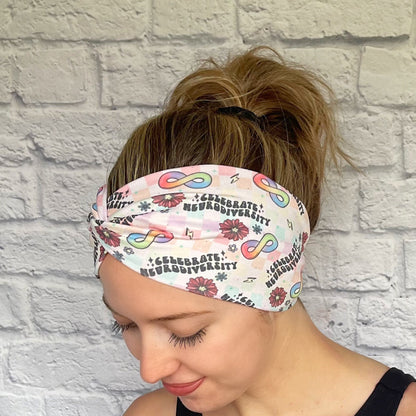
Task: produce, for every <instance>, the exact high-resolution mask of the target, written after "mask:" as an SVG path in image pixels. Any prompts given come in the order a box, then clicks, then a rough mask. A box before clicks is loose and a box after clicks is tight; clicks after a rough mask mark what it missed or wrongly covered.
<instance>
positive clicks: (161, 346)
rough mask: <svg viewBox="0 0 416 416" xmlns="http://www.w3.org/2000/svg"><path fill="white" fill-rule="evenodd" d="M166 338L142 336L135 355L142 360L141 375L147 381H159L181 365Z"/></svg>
mask: <svg viewBox="0 0 416 416" xmlns="http://www.w3.org/2000/svg"><path fill="white" fill-rule="evenodd" d="M165 343H166V341H165V340H164V339H162V340H160V339H157V338H150V339H146V338H145V337H144V336H142V337H141V340H140V347H139V348H138V349H137V350H136V351H134V352H133V355H134V356H135V357H136V358H137V359H138V360H139V361H140V376H141V378H142V379H143V380H144V381H145V382H146V383H151V384H153V383H157V382H158V381H160V380H161V379H163V378H166V377H168V376H170V375H171V374H173V373H175V371H176V370H177V369H178V368H179V367H180V361H179V360H178V359H177V358H176V356H175V351H173V350H172V348H171V346H170V345H169V344H168V345H165Z"/></svg>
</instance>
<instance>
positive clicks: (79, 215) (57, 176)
mask: <svg viewBox="0 0 416 416" xmlns="http://www.w3.org/2000/svg"><path fill="white" fill-rule="evenodd" d="M102 176H103V175H102V173H101V172H94V171H77V170H72V171H70V170H68V171H62V170H55V169H48V170H45V171H44V172H42V203H43V204H42V205H43V215H44V216H45V217H46V218H49V219H52V220H56V221H59V222H67V221H74V222H84V223H85V219H86V216H87V214H88V212H89V211H90V207H91V204H92V203H93V202H95V195H96V194H97V190H98V188H99V187H100V186H101V185H102V182H103V180H102Z"/></svg>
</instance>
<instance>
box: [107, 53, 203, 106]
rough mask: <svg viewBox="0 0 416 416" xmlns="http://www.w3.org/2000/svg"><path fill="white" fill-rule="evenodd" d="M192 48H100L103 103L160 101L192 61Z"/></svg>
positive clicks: (143, 103)
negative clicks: (185, 49) (188, 49)
mask: <svg viewBox="0 0 416 416" xmlns="http://www.w3.org/2000/svg"><path fill="white" fill-rule="evenodd" d="M194 53H196V51H195V52H194V51H192V50H190V51H187V53H186V54H184V51H183V49H177V48H169V49H166V50H161V49H157V50H150V49H148V50H142V49H140V50H138V49H137V48H136V47H135V46H134V45H123V46H120V45H118V46H117V47H114V46H105V47H103V48H102V49H101V50H100V61H101V65H102V88H103V91H102V96H101V104H102V105H104V106H111V107H113V106H126V105H146V106H149V105H153V106H157V105H161V104H162V103H163V101H164V100H165V97H166V95H167V92H168V91H170V90H171V88H172V86H173V85H174V84H175V83H176V82H177V81H178V79H180V78H182V77H183V76H184V75H185V74H186V71H187V68H190V67H191V64H193V63H194V62H193V57H194V55H193V54H194Z"/></svg>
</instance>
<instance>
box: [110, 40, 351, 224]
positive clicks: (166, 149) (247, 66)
mask: <svg viewBox="0 0 416 416" xmlns="http://www.w3.org/2000/svg"><path fill="white" fill-rule="evenodd" d="M332 96H333V94H332V92H331V90H330V88H329V87H328V86H327V85H326V84H325V83H324V82H323V81H322V80H321V79H320V78H319V77H317V76H316V75H314V74H312V73H311V72H309V71H306V70H304V69H301V68H299V67H297V66H294V65H289V64H287V63H285V62H284V60H283V59H282V57H281V56H280V55H279V54H278V53H277V52H275V51H273V50H272V49H270V48H267V47H258V48H254V49H252V50H250V51H248V52H246V53H244V54H242V55H239V56H236V57H234V58H232V59H230V60H228V61H227V62H226V63H225V64H224V65H220V64H218V63H216V62H215V61H214V60H212V59H210V60H208V61H207V62H206V63H205V64H204V65H203V66H202V67H201V68H200V69H198V70H197V71H195V72H194V73H192V74H190V75H188V76H187V77H186V78H184V79H183V80H182V81H181V82H180V83H179V84H178V85H177V87H176V88H175V90H174V91H173V93H172V95H171V97H170V98H169V100H168V102H167V104H166V108H165V109H164V111H163V112H162V113H161V114H160V115H158V116H156V117H154V118H152V119H150V120H148V121H146V122H145V123H144V124H142V125H140V126H139V127H138V128H137V129H136V130H135V131H134V132H133V134H132V135H131V137H130V139H129V140H128V142H127V143H126V145H125V147H124V149H123V151H122V152H121V155H120V156H119V158H118V160H117V162H116V164H115V166H114V168H113V169H112V171H111V173H110V175H109V179H108V186H109V191H110V192H114V191H115V190H116V189H118V188H120V187H121V186H123V185H124V184H126V183H128V182H131V181H132V180H134V179H136V178H138V177H141V176H144V175H148V174H150V173H153V172H157V171H160V170H164V169H169V168H175V167H180V166H189V165H200V164H218V165H229V166H235V167H241V168H245V169H250V170H254V171H257V172H261V173H263V174H265V175H266V176H268V177H270V178H272V179H274V180H275V181H276V182H278V183H279V184H281V185H282V186H284V187H285V188H287V189H288V190H289V191H290V192H291V193H293V194H294V195H296V196H297V197H299V198H300V199H301V200H302V201H303V203H304V204H305V206H306V208H307V210H308V213H309V217H310V222H311V230H313V228H314V227H315V225H316V222H317V220H318V217H319V211H320V193H321V185H322V182H323V178H324V167H325V161H326V160H327V159H328V156H329V159H332V160H334V161H336V160H337V157H338V156H341V157H344V158H346V159H348V158H347V157H346V156H345V154H344V153H343V152H342V151H341V150H340V148H339V145H338V142H339V140H338V139H339V138H338V134H337V130H336V125H335V121H334V115H333V111H332V108H331V106H330V105H329V104H328V103H327V102H326V100H328V99H329V101H330V102H331V99H332ZM324 97H325V98H326V99H325V98H324ZM230 106H238V107H241V108H244V109H247V110H249V111H251V112H252V113H254V114H256V115H257V116H258V117H259V118H260V117H261V116H263V117H261V120H262V121H263V122H262V123H259V122H257V120H256V119H255V118H250V117H239V116H236V115H233V114H224V112H221V111H218V109H219V108H223V107H230Z"/></svg>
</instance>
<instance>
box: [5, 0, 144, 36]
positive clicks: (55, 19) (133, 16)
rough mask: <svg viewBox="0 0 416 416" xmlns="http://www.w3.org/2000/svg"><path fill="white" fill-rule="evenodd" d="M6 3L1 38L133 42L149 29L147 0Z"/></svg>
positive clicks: (9, 1) (19, 1) (7, 1)
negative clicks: (98, 3)
mask: <svg viewBox="0 0 416 416" xmlns="http://www.w3.org/2000/svg"><path fill="white" fill-rule="evenodd" d="M6 3H7V5H6V4H5V5H4V6H2V7H1V9H0V16H2V14H3V12H5V15H4V16H3V17H2V18H1V20H0V22H1V23H2V24H0V36H1V37H2V38H12V39H15V38H32V37H36V38H41V39H47V40H130V39H139V38H142V37H143V35H144V33H145V29H146V7H147V6H146V1H145V0H123V1H122V2H114V1H112V0H101V1H100V5H99V7H97V5H96V3H94V2H85V1H83V0H71V1H68V2H56V1H53V0H45V1H43V2H42V4H37V3H31V2H27V1H26V0H18V1H11V0H6ZM3 4H4V1H3V2H2V5H3ZM7 6H9V7H7Z"/></svg>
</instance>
